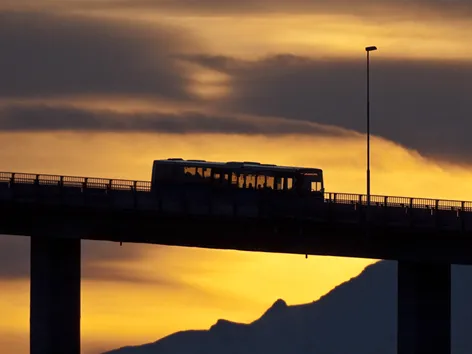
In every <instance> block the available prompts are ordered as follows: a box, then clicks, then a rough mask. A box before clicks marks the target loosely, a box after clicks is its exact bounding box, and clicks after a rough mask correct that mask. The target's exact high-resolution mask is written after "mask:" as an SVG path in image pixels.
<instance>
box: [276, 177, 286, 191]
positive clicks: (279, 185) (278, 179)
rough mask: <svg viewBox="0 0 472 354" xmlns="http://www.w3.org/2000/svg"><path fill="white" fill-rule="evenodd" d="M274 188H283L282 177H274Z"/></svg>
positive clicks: (279, 189)
mask: <svg viewBox="0 0 472 354" xmlns="http://www.w3.org/2000/svg"><path fill="white" fill-rule="evenodd" d="M275 189H276V190H278V191H281V190H283V189H284V178H283V177H276V178H275Z"/></svg>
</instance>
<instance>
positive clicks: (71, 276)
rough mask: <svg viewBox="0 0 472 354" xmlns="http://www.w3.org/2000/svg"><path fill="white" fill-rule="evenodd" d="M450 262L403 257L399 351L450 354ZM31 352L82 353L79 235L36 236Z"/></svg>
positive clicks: (32, 271)
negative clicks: (74, 237)
mask: <svg viewBox="0 0 472 354" xmlns="http://www.w3.org/2000/svg"><path fill="white" fill-rule="evenodd" d="M450 283H451V268H450V265H449V264H433V263H414V262H409V261H400V262H398V321H397V322H398V337H397V352H398V354H423V353H424V354H426V353H428V354H429V353H438V354H450V345H451V335H450V329H451V322H450V318H451V310H450V301H451V300H450ZM30 311H31V316H30V343H31V344H30V345H31V351H30V352H31V354H62V353H70V354H80V239H60V238H49V237H38V236H36V237H32V238H31V309H30Z"/></svg>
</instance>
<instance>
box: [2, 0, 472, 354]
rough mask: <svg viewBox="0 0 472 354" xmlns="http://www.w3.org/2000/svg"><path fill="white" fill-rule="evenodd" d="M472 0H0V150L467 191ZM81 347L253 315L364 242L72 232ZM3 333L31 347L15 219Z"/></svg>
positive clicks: (332, 271) (50, 158)
mask: <svg viewBox="0 0 472 354" xmlns="http://www.w3.org/2000/svg"><path fill="white" fill-rule="evenodd" d="M471 13H472V0H464V1H461V2H457V3H453V4H451V3H450V2H445V1H441V0H433V1H430V2H428V3H425V2H423V1H417V0H409V1H406V2H402V3H401V4H399V2H397V1H390V0H386V1H384V2H380V3H378V4H377V3H376V4H375V5H373V4H372V3H369V2H368V1H365V0H354V1H350V2H347V1H344V0H334V1H330V2H325V1H321V0H312V1H308V0H295V1H293V2H290V3H287V2H286V1H281V0H275V1H274V0H272V1H269V0H241V1H238V2H224V3H223V2H219V1H215V0H201V1H199V2H198V3H197V2H195V1H186V0H184V1H180V0H154V1H148V0H134V1H131V0H109V1H98V0H70V1H68V2H67V3H64V2H63V1H58V0H35V1H33V0H15V1H12V0H0V46H1V47H2V48H5V50H4V53H3V54H2V55H1V56H0V77H1V78H2V80H0V140H1V141H2V145H3V146H2V149H0V170H3V171H11V172H31V173H45V174H54V175H72V176H94V177H106V178H116V179H132V180H136V179H137V180H150V176H151V169H152V162H153V161H154V160H157V159H166V158H169V157H182V158H184V159H204V160H210V161H260V162H264V163H274V164H278V165H286V166H297V165H298V166H306V167H314V168H321V169H323V174H324V181H325V189H326V190H327V191H333V192H346V193H359V194H365V193H366V175H365V173H366V172H365V170H366V161H365V159H366V141H365V138H366V136H365V123H366V112H365V99H366V97H365V96H366V87H365V85H366V82H365V74H366V72H365V70H366V68H365V60H366V53H365V47H367V46H371V45H375V46H377V47H378V50H377V51H375V52H372V53H371V54H370V83H371V106H370V107H371V178H372V184H371V193H372V195H374V194H377V195H398V196H407V197H408V196H412V197H424V198H435V199H453V200H472V186H471V185H470V183H468V181H470V179H471V177H472V158H471V154H470V153H469V152H470V151H471V149H472V143H471V140H470V138H469V135H468V131H470V130H471V129H470V128H472V123H471V122H470V119H468V118H469V117H470V116H471V114H472V101H471V100H470V97H469V96H470V92H472V49H471V48H470V47H468V46H466V45H464V43H468V42H470V41H472V16H470V15H471ZM82 245H83V246H82V250H83V251H82V324H81V326H82V327H81V329H82V353H83V354H92V353H97V352H99V351H104V350H111V349H113V348H118V347H121V346H127V345H138V344H144V343H148V342H152V341H155V340H157V339H159V338H162V337H164V336H166V335H169V334H171V333H174V332H176V331H180V330H188V329H207V328H209V327H210V326H211V325H212V324H214V323H216V321H217V320H218V319H220V318H223V319H229V320H231V321H233V320H234V321H236V322H244V323H246V322H250V321H252V320H253V319H255V318H257V317H258V316H259V315H260V314H261V313H263V312H264V311H265V310H266V309H267V308H268V307H269V306H271V305H272V304H273V303H274V302H275V300H276V299H279V298H281V299H284V300H285V301H286V302H287V304H289V305H293V304H303V303H308V302H312V301H315V300H317V299H318V298H319V297H321V296H323V295H324V294H326V293H328V292H329V291H330V290H331V289H333V288H334V287H336V286H337V285H339V284H341V283H343V282H344V281H346V280H348V279H350V278H352V277H355V276H357V275H358V274H359V273H361V272H362V270H363V269H364V268H365V267H366V266H367V265H369V264H372V263H373V262H376V261H377V260H372V259H355V258H340V257H323V256H309V257H308V259H305V256H299V255H283V254H262V253H251V252H236V251H217V250H207V249H190V248H179V247H164V246H154V245H153V246H151V245H137V244H123V245H122V246H121V247H120V245H119V244H112V243H107V242H101V243H99V242H92V241H83V242H82ZM0 287H1V288H2V294H1V295H0V311H1V312H2V313H3V314H4V316H2V317H1V318H0V349H2V352H7V353H10V352H11V353H18V354H23V353H28V352H29V238H28V237H18V236H5V235H0Z"/></svg>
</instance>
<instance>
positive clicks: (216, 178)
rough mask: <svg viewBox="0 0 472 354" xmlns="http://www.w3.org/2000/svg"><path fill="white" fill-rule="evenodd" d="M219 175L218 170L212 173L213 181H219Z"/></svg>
mask: <svg viewBox="0 0 472 354" xmlns="http://www.w3.org/2000/svg"><path fill="white" fill-rule="evenodd" d="M220 177H221V175H220V174H219V173H218V172H214V173H213V181H214V182H215V183H219V181H220Z"/></svg>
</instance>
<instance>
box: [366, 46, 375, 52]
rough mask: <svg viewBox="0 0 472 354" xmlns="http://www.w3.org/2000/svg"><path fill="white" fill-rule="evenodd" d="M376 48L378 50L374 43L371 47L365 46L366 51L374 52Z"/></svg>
mask: <svg viewBox="0 0 472 354" xmlns="http://www.w3.org/2000/svg"><path fill="white" fill-rule="evenodd" d="M374 50H377V47H376V46H374V45H373V46H370V47H366V48H365V51H366V52H372V51H374Z"/></svg>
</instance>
